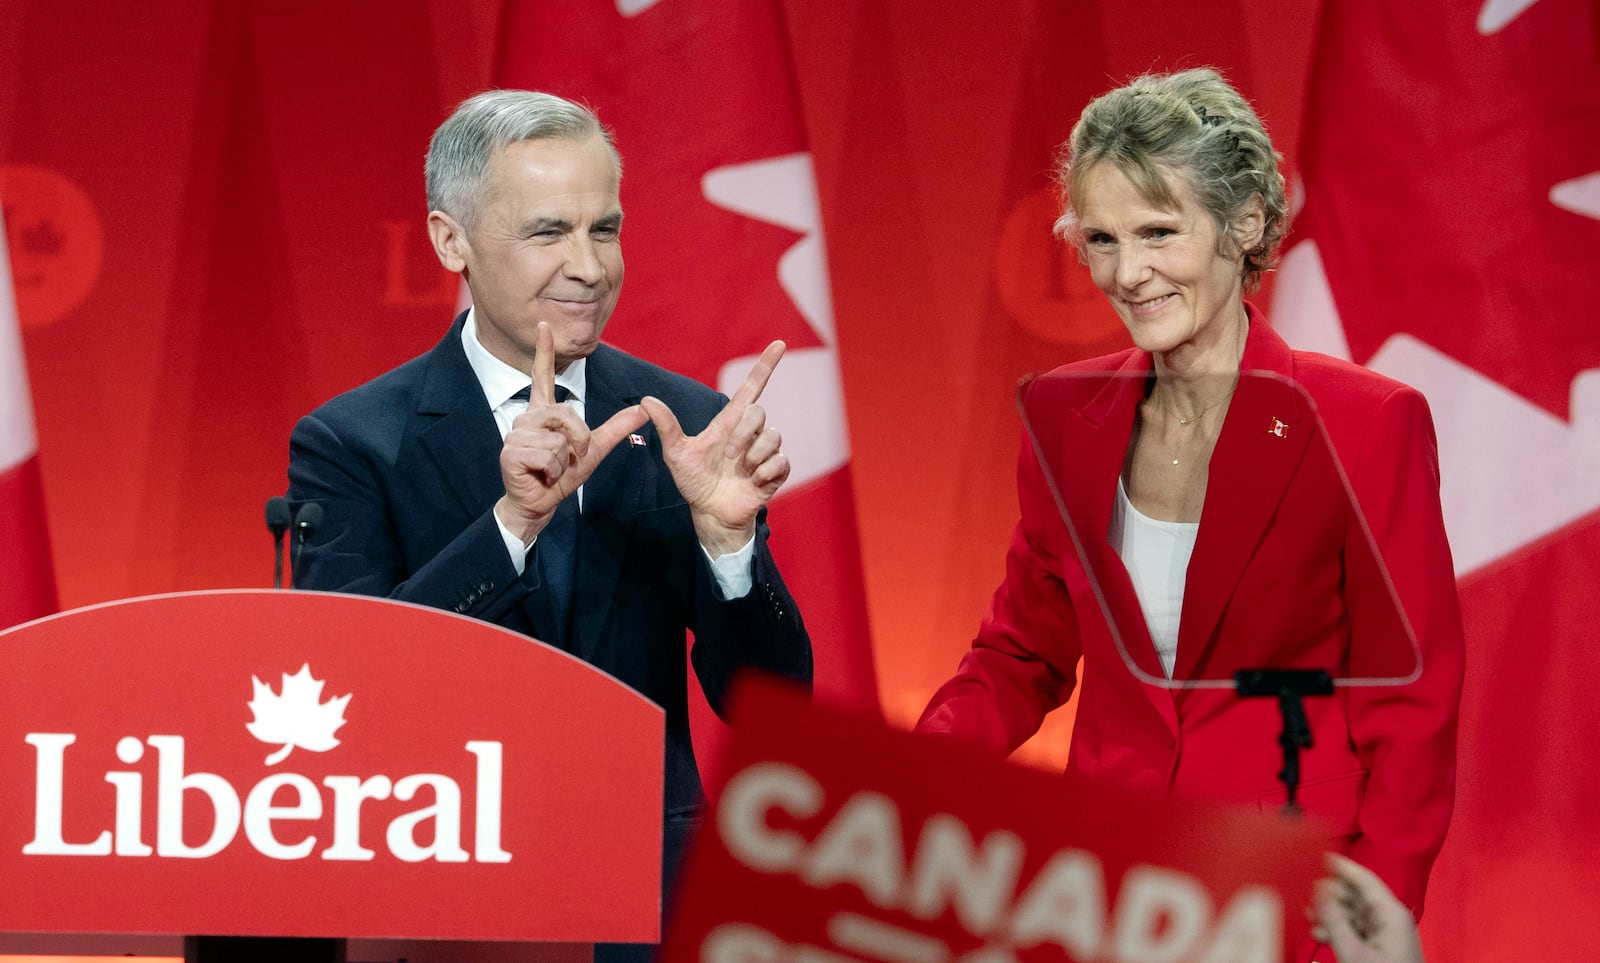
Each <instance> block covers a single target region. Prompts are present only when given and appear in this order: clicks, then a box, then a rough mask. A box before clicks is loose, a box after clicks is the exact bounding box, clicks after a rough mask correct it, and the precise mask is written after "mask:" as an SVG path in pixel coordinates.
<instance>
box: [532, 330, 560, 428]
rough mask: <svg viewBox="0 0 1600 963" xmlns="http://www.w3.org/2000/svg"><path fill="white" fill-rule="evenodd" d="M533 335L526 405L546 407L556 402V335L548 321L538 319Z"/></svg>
mask: <svg viewBox="0 0 1600 963" xmlns="http://www.w3.org/2000/svg"><path fill="white" fill-rule="evenodd" d="M535 337H536V340H535V342H534V353H533V386H532V388H531V389H530V390H529V397H528V407H530V408H547V407H549V406H550V405H553V404H555V403H556V336H555V334H554V332H552V331H551V330H550V325H549V324H548V323H546V322H544V321H540V322H539V333H538V334H537V335H536V336H535Z"/></svg>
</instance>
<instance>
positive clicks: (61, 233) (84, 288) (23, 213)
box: [0, 164, 105, 327]
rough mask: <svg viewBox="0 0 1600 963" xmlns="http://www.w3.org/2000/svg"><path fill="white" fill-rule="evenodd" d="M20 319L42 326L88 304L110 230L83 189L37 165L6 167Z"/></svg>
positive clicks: (4, 198)
mask: <svg viewBox="0 0 1600 963" xmlns="http://www.w3.org/2000/svg"><path fill="white" fill-rule="evenodd" d="M0 202H3V203H4V207H5V224H6V247H7V248H8V249H9V251H10V254H11V281H12V285H13V287H14V288H15V289H16V296H17V316H18V319H19V320H20V321H21V322H22V324H23V326H24V327H41V326H43V325H47V324H50V323H51V322H53V321H56V320H58V319H59V318H61V317H62V316H63V315H65V314H66V313H67V312H68V311H71V310H72V309H73V308H76V307H77V306H78V305H80V304H82V303H83V301H84V299H85V298H87V297H88V296H89V292H90V291H91V290H93V289H94V284H95V281H96V280H97V279H98V278H99V277H100V263H101V260H102V259H103V256H104V253H105V231H104V230H103V229H102V227H101V224H100V213H99V211H97V210H96V209H95V206H94V202H93V201H91V200H89V195H88V194H86V193H84V191H83V188H81V187H79V186H78V185H77V184H76V183H74V182H73V181H71V180H70V179H68V178H67V177H66V176H65V175H63V174H62V173H60V172H59V171H55V170H52V169H50V168H48V167H40V166H38V165H37V164H7V165H0Z"/></svg>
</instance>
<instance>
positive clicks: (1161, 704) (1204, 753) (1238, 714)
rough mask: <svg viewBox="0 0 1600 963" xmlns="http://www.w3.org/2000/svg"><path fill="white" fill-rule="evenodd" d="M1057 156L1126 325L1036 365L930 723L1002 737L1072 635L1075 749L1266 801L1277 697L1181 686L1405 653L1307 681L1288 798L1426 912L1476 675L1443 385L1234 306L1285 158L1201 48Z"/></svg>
mask: <svg viewBox="0 0 1600 963" xmlns="http://www.w3.org/2000/svg"><path fill="white" fill-rule="evenodd" d="M1059 175H1060V180H1061V182H1062V185H1063V187H1064V188H1065V190H1066V193H1067V198H1068V208H1067V212H1066V213H1065V214H1064V215H1063V216H1062V218H1061V220H1060V222H1058V224H1057V230H1058V232H1060V233H1061V234H1062V235H1063V236H1064V237H1066V238H1067V239H1068V240H1070V241H1072V242H1074V243H1075V244H1076V245H1077V246H1078V247H1079V249H1080V251H1081V252H1082V253H1083V257H1084V260H1085V261H1086V263H1087V264H1088V266H1089V269H1090V272H1091V274H1092V275H1093V277H1094V280H1095V283H1096V285H1098V286H1099V287H1100V289H1101V290H1102V291H1103V292H1104V293H1105V295H1106V297H1107V298H1108V299H1109V300H1110V301H1111V304H1112V306H1113V307H1114V308H1115V309H1116V311H1117V313H1118V315H1119V316H1120V317H1121V318H1122V320H1123V323H1124V324H1125V325H1126V326H1127V328H1128V331H1129V333H1130V334H1131V335H1132V339H1133V343H1134V345H1135V347H1134V349H1132V350H1130V351H1126V352H1123V353H1121V354H1118V355H1112V356H1108V357H1104V358H1098V359H1095V360H1092V361H1088V362H1083V363H1080V364H1076V365H1068V366H1066V367H1064V368H1061V369H1057V370H1056V371H1054V372H1051V373H1050V374H1047V375H1044V376H1042V377H1040V378H1037V379H1035V380H1034V381H1032V382H1031V383H1029V384H1028V385H1027V386H1026V387H1025V388H1024V391H1023V404H1024V409H1025V417H1026V422H1027V425H1028V430H1027V431H1025V433H1024V439H1023V444H1022V455H1021V459H1020V465H1019V469H1018V494H1019V500H1020V503H1021V509H1022V518H1021V521H1020V522H1019V523H1018V525H1017V529H1016V533H1015V535H1014V537H1013V539H1012V543H1011V548H1010V552H1009V555H1008V558H1007V571H1006V578H1005V581H1004V583H1003V584H1002V585H1001V586H1000V588H999V589H998V590H997V591H996V592H995V595H994V599H993V601H992V603H991V605H990V609H989V612H988V615H987V616H986V618H985V619H984V622H983V625H982V628H981V629H980V631H979V633H978V636H977V638H976V639H975V640H974V642H973V646H972V650H971V651H970V652H969V653H968V654H967V655H966V657H965V658H964V659H963V661H962V663H961V666H960V668H959V670H958V671H957V673H956V675H955V677H954V678H952V679H951V680H950V681H949V682H947V683H946V684H945V685H944V686H942V687H941V688H940V689H939V691H938V692H937V693H935V695H934V696H933V699H932V701H931V702H930V704H929V705H928V708H927V710H926V711H925V712H924V713H923V716H922V718H921V720H920V721H919V723H918V726H917V728H918V729H919V731H926V732H942V733H948V734H952V735H955V736H958V737H961V738H965V739H967V740H969V741H973V742H977V743H979V744H982V745H986V746H988V747H990V748H993V749H995V750H996V751H1005V752H1009V751H1011V750H1012V749H1015V748H1016V747H1017V746H1018V745H1020V744H1021V743H1022V742H1023V741H1025V740H1026V739H1027V738H1028V737H1029V736H1030V735H1032V734H1033V733H1034V732H1035V731H1036V730H1037V729H1038V727H1039V724H1040V722H1041V721H1042V720H1043V718H1044V715H1045V714H1046V713H1047V712H1049V711H1050V710H1052V709H1054V708H1056V707H1057V706H1060V705H1061V704H1062V703H1064V702H1065V701H1066V700H1067V698H1068V696H1069V695H1071V693H1072V690H1073V688H1074V685H1075V684H1076V682H1077V676H1078V674H1077V665H1078V662H1079V659H1080V658H1081V659H1082V664H1083V670H1082V691H1081V693H1080V699H1079V705H1078V715H1077V718H1076V721H1075V722H1074V725H1073V734H1072V748H1071V753H1070V757H1069V765H1070V766H1071V767H1072V768H1073V769H1074V770H1076V771H1078V772H1081V773H1083V774H1085V775H1089V776H1093V777H1100V778H1104V779H1107V780H1112V781H1115V782H1118V783H1122V784H1125V785H1132V786H1138V787H1145V788H1147V789H1149V790H1151V791H1154V792H1157V793H1162V794H1170V795H1174V796H1187V797H1203V798H1210V799H1218V800H1228V801H1234V802H1242V803H1247V804H1251V805H1259V806H1260V807H1261V808H1262V809H1263V810H1264V811H1269V812H1270V811H1275V810H1276V809H1277V807H1278V806H1279V805H1281V803H1282V802H1283V799H1284V792H1283V789H1282V786H1281V785H1280V784H1279V782H1278V780H1277V773H1278V770H1279V768H1280V766H1281V759H1280V757H1279V749H1278V746H1277V743H1276V736H1277V733H1278V731H1279V727H1280V723H1279V718H1278V709H1277V704H1276V700H1274V699H1243V698H1240V697H1239V696H1237V695H1235V694H1234V693H1233V692H1232V691H1230V690H1228V689H1226V688H1187V687H1185V686H1183V685H1182V684H1181V683H1182V682H1183V681H1184V680H1195V679H1208V680H1209V679H1224V678H1227V677H1228V676H1229V674H1230V673H1231V670H1232V669H1234V668H1246V667H1264V666H1271V667H1276V668H1321V669H1326V670H1328V671H1329V672H1330V673H1332V674H1333V675H1335V676H1336V677H1347V676H1351V675H1399V676H1403V677H1404V678H1405V681H1404V682H1403V683H1402V684H1398V685H1384V686H1343V687H1340V688H1339V689H1338V691H1337V694H1336V695H1335V696H1333V697H1330V698H1313V699H1308V700H1306V703H1305V709H1306V714H1307V716H1308V717H1309V720H1310V724H1311V729H1312V733H1313V735H1314V739H1315V743H1314V745H1313V747H1312V748H1311V749H1309V750H1308V751H1306V752H1305V753H1304V754H1303V756H1302V760H1301V772H1302V781H1301V788H1300V792H1299V802H1300V804H1301V805H1302V806H1303V808H1304V809H1305V810H1306V811H1307V812H1309V813H1311V814H1312V815H1313V816H1316V817H1320V818H1322V819H1324V820H1328V821H1331V822H1332V823H1333V824H1334V826H1335V831H1336V832H1337V833H1338V834H1340V838H1339V839H1338V840H1337V841H1336V842H1335V845H1336V846H1337V848H1339V849H1341V850H1342V851H1343V852H1345V853H1347V854H1349V855H1351V856H1352V857H1354V858H1355V859H1356V860H1358V861H1360V862H1362V863H1364V864H1366V865H1368V866H1370V867H1372V868H1373V869H1374V870H1375V871H1376V872H1377V873H1378V874H1379V876H1381V877H1382V878H1383V880H1384V881H1385V882H1387V883H1388V884H1389V885H1390V886H1391V887H1392V888H1393V889H1394V891H1395V892H1396V893H1397V894H1398V895H1399V896H1400V898H1401V899H1402V900H1404V901H1405V902H1406V903H1407V904H1408V905H1409V906H1410V907H1411V908H1412V910H1413V912H1417V913H1420V912H1421V907H1422V895H1423V889H1424V887H1425V886H1426V883H1427V878H1428V871H1429V869H1430V867H1431V866H1432V864H1433V860H1434V857H1435V856H1436V855H1437V853H1438V851H1439V847H1440V844H1441V843H1442V842H1443V840H1444V834H1445V829H1446V827H1447V825H1448V824H1449V820H1450V809H1451V804H1452V799H1453V796H1454V782H1455V737H1456V715H1457V707H1458V703H1459V700H1460V691H1461V672H1462V634H1461V618H1460V612H1459V607H1458V603H1457V599H1456V589H1455V577H1454V573H1453V568H1452V564H1451V560H1450V549H1449V545H1448V544H1447V543H1446V541H1445V534H1444V522H1443V518H1442V515H1441V512H1440V508H1439V477H1438V458H1437V452H1436V444H1435V440H1434V433H1433V423H1432V419H1431V417H1430V415H1429V412H1428V408H1427V404H1426V402H1425V401H1424V400H1423V398H1422V396H1421V395H1420V394H1418V393H1417V392H1416V391H1414V390H1412V389H1411V388H1408V387H1406V386H1405V385H1402V384H1399V383H1398V382H1394V381H1391V380H1389V379H1386V378H1383V377H1381V376H1379V375H1377V374H1375V373H1373V372H1371V371H1368V370H1367V369H1365V368H1361V367H1358V366H1356V365H1352V364H1349V363H1346V362H1343V361H1339V360H1336V359H1333V358H1328V357H1325V356H1322V355H1317V354H1311V353H1307V352H1299V351H1291V350H1290V349H1289V348H1288V346H1287V345H1285V344H1284V342H1283V341H1282V339H1280V338H1279V337H1278V336H1277V335H1275V334H1274V333H1273V332H1272V330H1271V329H1270V328H1269V327H1268V325H1267V321H1266V318H1265V317H1263V316H1262V314H1261V313H1260V312H1259V311H1257V310H1256V309H1255V308H1254V307H1253V306H1251V305H1250V304H1248V303H1247V302H1245V301H1244V298H1243V296H1244V293H1245V292H1246V291H1248V290H1251V289H1253V287H1254V286H1255V284H1256V283H1257V281H1258V280H1259V276H1260V274H1261V272H1262V271H1263V270H1265V269H1266V268H1267V267H1269V266H1270V265H1271V263H1272V262H1273V260H1274V257H1275V254H1276V250H1277V247H1278V243H1279V241H1280V239H1281V237H1282V233H1283V222H1284V215H1285V200H1284V191H1283V178H1282V175H1280V174H1279V172H1278V168H1277V158H1276V155H1275V153H1274V151H1273V149H1272V145H1271V142H1270V141H1269V140H1268V138H1267V135H1266V132H1265V131H1264V130H1263V128H1262V126H1261V123H1260V121H1259V119H1258V118H1257V117H1256V115H1255V113H1254V111H1253V110H1251V108H1250V106H1249V105H1248V104H1247V103H1246V102H1245V101H1244V99H1243V98H1242V97H1240V96H1239V94H1238V93H1237V92H1236V91H1234V90H1233V88H1231V87H1230V86H1228V84H1227V83H1226V82H1225V81H1224V80H1222V78H1221V77H1219V76H1218V75H1217V74H1216V73H1214V72H1213V71H1210V70H1190V71H1184V72H1182V73H1177V74H1172V75H1165V76H1146V77H1141V78H1139V79H1137V80H1135V81H1134V82H1133V83H1131V84H1129V85H1128V86H1126V87H1124V88H1121V89H1118V90H1115V91H1112V92H1111V93H1108V94H1106V95H1104V96H1102V97H1100V98H1099V99H1097V100H1096V101H1094V102H1093V103H1091V104H1090V105H1089V106H1088V108H1087V109H1086V110H1085V111H1084V114H1083V116H1082V118H1081V119H1080V120H1079V122H1078V124H1077V125H1076V127H1074V129H1073V132H1072V137H1071V139H1070V140H1069V142H1068V144H1067V145H1066V148H1065V150H1064V152H1063V159H1062V162H1061V169H1060V171H1059ZM1296 385H1297V386H1299V388H1298V389H1297V388H1296V387H1294V386H1296ZM1299 389H1303V393H1302V391H1301V390H1299ZM1319 415H1320V419H1321V422H1320V425H1321V426H1322V427H1325V431H1326V434H1325V435H1323V434H1322V432H1321V430H1319V421H1318V416H1319ZM1324 438H1325V439H1326V440H1324ZM1342 479H1347V480H1348V485H1349V488H1350V490H1351V491H1353V493H1354V495H1355V497H1356V500H1357V502H1358V503H1359V505H1360V508H1361V511H1362V514H1363V515H1364V517H1365V527H1363V524H1362V521H1361V518H1360V517H1359V516H1357V515H1355V514H1354V513H1352V512H1351V511H1350V510H1349V497H1348V496H1347V494H1346V488H1345V485H1346V482H1345V481H1344V480H1342ZM1053 489H1054V490H1053ZM1057 494H1059V496H1060V499H1061V505H1062V506H1064V507H1065V509H1066V512H1067V514H1068V516H1069V517H1070V520H1071V522H1072V524H1073V527H1074V528H1075V529H1076V534H1077V535H1078V538H1079V542H1080V543H1081V546H1082V554H1081V555H1080V552H1079V549H1078V548H1077V547H1076V546H1075V545H1074V542H1073V539H1072V535H1071V534H1069V530H1068V527H1067V524H1066V522H1065V521H1064V519H1063V515H1062V511H1061V510H1060V509H1059V508H1058V505H1057V501H1056V496H1057ZM1368 531H1370V537H1369V536H1368V534H1367V532H1368ZM1372 546H1376V548H1377V549H1378V551H1379V553H1380V555H1381V558H1382V561H1383V565H1382V566H1379V565H1375V564H1373V560H1372V555H1371V547H1372ZM1385 569H1386V570H1387V571H1386V572H1385ZM1091 576H1092V577H1091ZM1391 584H1392V588H1391V587H1390V586H1391ZM1097 595H1098V596H1100V597H1103V599H1104V601H1105V604H1106V606H1107V608H1108V610H1109V612H1110V613H1112V618H1113V620H1114V622H1115V626H1116V630H1117V632H1116V634H1115V635H1114V634H1113V632H1112V630H1111V629H1110V628H1109V627H1108V622H1107V618H1106V616H1105V615H1104V614H1103V611H1102V608H1101V602H1100V600H1099V598H1097ZM1396 598H1398V600H1399V602H1400V606H1399V608H1400V609H1401V610H1402V611H1403V613H1404V616H1405V620H1406V621H1408V622H1409V626H1410V629H1411V632H1409V633H1408V632H1406V631H1405V629H1404V628H1403V625H1402V623H1401V620H1399V619H1398V618H1397V616H1396V605H1395V602H1394V599H1396ZM1119 637H1120V638H1119ZM1413 639H1414V642H1413ZM1375 652H1376V653H1388V656H1389V657H1382V656H1374V655H1371V654H1370V653H1375ZM1396 656H1397V657H1396ZM1368 660H1370V661H1371V662H1372V664H1363V663H1364V662H1366V661H1368ZM1130 663H1131V664H1130ZM1141 676H1142V677H1143V679H1141ZM1167 679H1172V680H1177V681H1176V682H1174V683H1173V684H1171V685H1164V684H1152V681H1154V682H1156V683H1161V682H1164V681H1165V680H1167Z"/></svg>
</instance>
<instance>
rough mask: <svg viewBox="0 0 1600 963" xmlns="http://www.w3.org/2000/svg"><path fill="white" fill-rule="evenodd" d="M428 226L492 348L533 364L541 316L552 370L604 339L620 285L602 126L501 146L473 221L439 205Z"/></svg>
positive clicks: (613, 175)
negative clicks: (596, 132)
mask: <svg viewBox="0 0 1600 963" xmlns="http://www.w3.org/2000/svg"><path fill="white" fill-rule="evenodd" d="M428 227H429V232H430V235H431V236H432V238H433V242H434V247H435V250H436V251H437V252H438V254H439V260H440V261H441V262H443V263H444V266H445V267H446V268H448V269H450V270H452V271H458V272H460V273H461V276H462V277H464V278H466V281H467V287H468V288H470V289H471V291H472V301H473V304H474V305H475V307H476V311H477V319H478V338H479V340H480V341H482V342H483V346H484V347H485V348H487V349H488V350H489V353H491V354H493V355H494V356H495V357H497V358H499V359H500V360H501V361H504V362H505V363H507V364H509V365H512V366H513V367H516V368H519V369H521V370H523V371H529V370H531V369H532V366H533V355H534V344H535V339H536V337H537V334H538V326H539V322H540V321H544V322H547V323H549V325H550V328H551V332H552V333H553V334H554V335H555V345H556V367H557V369H558V370H559V369H562V368H565V367H566V366H567V364H569V363H570V362H571V361H573V360H574V359H575V358H582V357H587V356H588V355H589V353H590V352H592V351H593V350H594V349H595V345H597V344H599V343H600V334H601V332H602V331H604V330H605V326H606V321H607V320H609V319H610V317H611V312H612V310H613V309H614V308H615V307H616V306H617V295H618V294H619V293H620V292H621V290H622V245H621V241H620V232H621V228H622V205H621V203H620V202H619V201H618V199H617V171H616V167H615V165H614V163H613V161H612V158H611V152H610V151H609V150H608V149H607V148H606V145H605V142H604V141H602V140H601V139H600V138H599V137H598V136H596V137H591V138H589V139H588V140H582V141H575V140H555V139H547V140H525V141H519V142H517V143H514V144H511V145H509V146H507V147H505V148H504V149H502V150H500V151H498V152H497V153H496V154H495V155H494V156H493V157H491V158H490V160H489V169H488V175H487V177H486V178H485V182H484V190H483V194H482V196H480V197H479V198H478V220H477V223H476V224H475V225H474V226H473V227H472V228H471V229H470V230H464V229H463V227H462V225H461V224H460V223H459V222H458V221H456V220H455V219H454V218H452V217H450V216H449V215H447V214H444V213H442V212H439V211H435V212H433V213H431V214H429V216H428Z"/></svg>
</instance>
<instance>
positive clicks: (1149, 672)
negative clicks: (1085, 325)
mask: <svg viewBox="0 0 1600 963" xmlns="http://www.w3.org/2000/svg"><path fill="white" fill-rule="evenodd" d="M1150 367H1151V362H1150V356H1149V355H1148V354H1144V353H1142V352H1137V351H1135V352H1130V353H1129V355H1128V356H1127V358H1126V360H1125V361H1124V363H1123V364H1122V365H1121V366H1120V368H1118V369H1116V370H1112V371H1074V372H1060V373H1054V374H1051V375H1049V376H1046V377H1045V378H1041V379H1039V382H1038V383H1036V385H1035V386H1033V388H1032V389H1031V390H1029V391H1028V392H1027V405H1026V408H1025V412H1024V414H1025V415H1026V416H1029V417H1031V418H1033V419H1035V420H1037V421H1039V422H1045V423H1046V424H1047V425H1048V427H1040V426H1037V425H1036V426H1035V431H1036V432H1037V433H1038V436H1039V437H1040V439H1041V444H1042V445H1044V446H1046V448H1045V452H1044V454H1045V456H1046V457H1045V458H1044V459H1043V465H1044V468H1045V470H1046V471H1048V472H1050V473H1051V476H1052V478H1053V479H1054V481H1055V484H1056V486H1057V488H1058V490H1059V492H1060V495H1061V504H1060V505H1058V506H1056V508H1057V511H1058V512H1059V513H1061V514H1062V515H1064V516H1065V519H1064V520H1065V521H1067V522H1068V523H1070V525H1071V528H1072V530H1073V531H1074V532H1075V533H1076V535H1077V546H1076V547H1077V549H1078V550H1079V553H1080V554H1079V558H1078V562H1079V563H1080V565H1081V566H1082V567H1083V570H1084V572H1085V574H1086V575H1087V576H1088V578H1089V581H1090V585H1089V590H1090V593H1091V595H1090V596H1089V597H1085V596H1083V595H1082V594H1081V593H1076V594H1075V597H1074V602H1075V604H1077V605H1078V606H1079V607H1080V609H1081V610H1083V611H1081V612H1080V616H1079V617H1080V620H1081V622H1082V623H1083V624H1087V623H1089V622H1090V621H1092V620H1093V619H1094V618H1095V616H1096V615H1099V616H1100V617H1101V618H1103V619H1104V620H1105V622H1106V624H1107V627H1108V630H1109V632H1110V641H1111V642H1112V643H1113V651H1111V652H1104V653H1101V654H1100V656H1099V657H1100V658H1102V659H1112V660H1115V661H1116V662H1118V663H1120V664H1119V665H1113V666H1110V667H1109V670H1110V671H1113V672H1122V673H1126V674H1127V675H1128V676H1130V677H1134V678H1140V677H1141V676H1142V678H1140V684H1139V688H1140V689H1141V690H1143V692H1144V693H1145V695H1146V696H1147V697H1148V698H1149V699H1150V703H1151V705H1152V706H1153V707H1154V708H1155V710H1156V712H1157V713H1158V714H1160V716H1161V718H1162V719H1163V720H1164V721H1165V722H1166V724H1167V726H1168V728H1169V729H1170V730H1171V731H1172V732H1173V734H1174V735H1176V734H1177V732H1178V716H1177V710H1176V708H1175V706H1174V703H1173V700H1172V694H1171V692H1170V691H1168V690H1167V688H1166V687H1165V686H1164V684H1163V683H1164V681H1165V675H1164V673H1163V672H1162V669H1161V663H1160V660H1159V658H1158V657H1157V656H1156V650H1155V644H1154V643H1153V642H1152V641H1151V639H1150V631H1149V629H1148V628H1147V627H1146V625H1145V621H1144V614H1143V610H1142V609H1141V608H1140V607H1139V600H1138V596H1136V595H1135V594H1134V591H1133V582H1132V581H1131V580H1130V579H1129V578H1128V570H1127V568H1126V567H1125V566H1124V565H1123V564H1122V558H1121V556H1119V555H1118V554H1117V552H1116V550H1115V549H1113V548H1112V546H1111V544H1110V542H1109V541H1108V540H1107V538H1106V535H1107V532H1108V530H1109V528H1110V525H1111V511H1112V506H1113V504H1114V503H1115V500H1116V493H1117V479H1118V478H1119V477H1120V476H1121V474H1122V465H1123V462H1124V460H1125V459H1126V456H1127V451H1128V439H1129V438H1131V437H1132V434H1133V419H1134V416H1135V414H1136V413H1137V411H1138V406H1139V402H1140V401H1141V400H1142V399H1143V397H1144V394H1145V382H1146V379H1147V378H1148V376H1149V374H1150ZM1041 389H1042V390H1041ZM1068 399H1071V400H1068ZM1055 419H1059V423H1055V424H1051V422H1054V421H1055ZM1069 584H1070V581H1069ZM1094 596H1098V597H1094ZM1102 606H1103V607H1102ZM1084 655H1085V658H1086V659H1091V658H1094V657H1095V655H1094V653H1093V652H1092V651H1091V650H1090V649H1088V648H1086V649H1085V653H1084ZM1091 674H1092V673H1090V672H1088V671H1085V677H1088V676H1089V675H1091Z"/></svg>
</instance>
